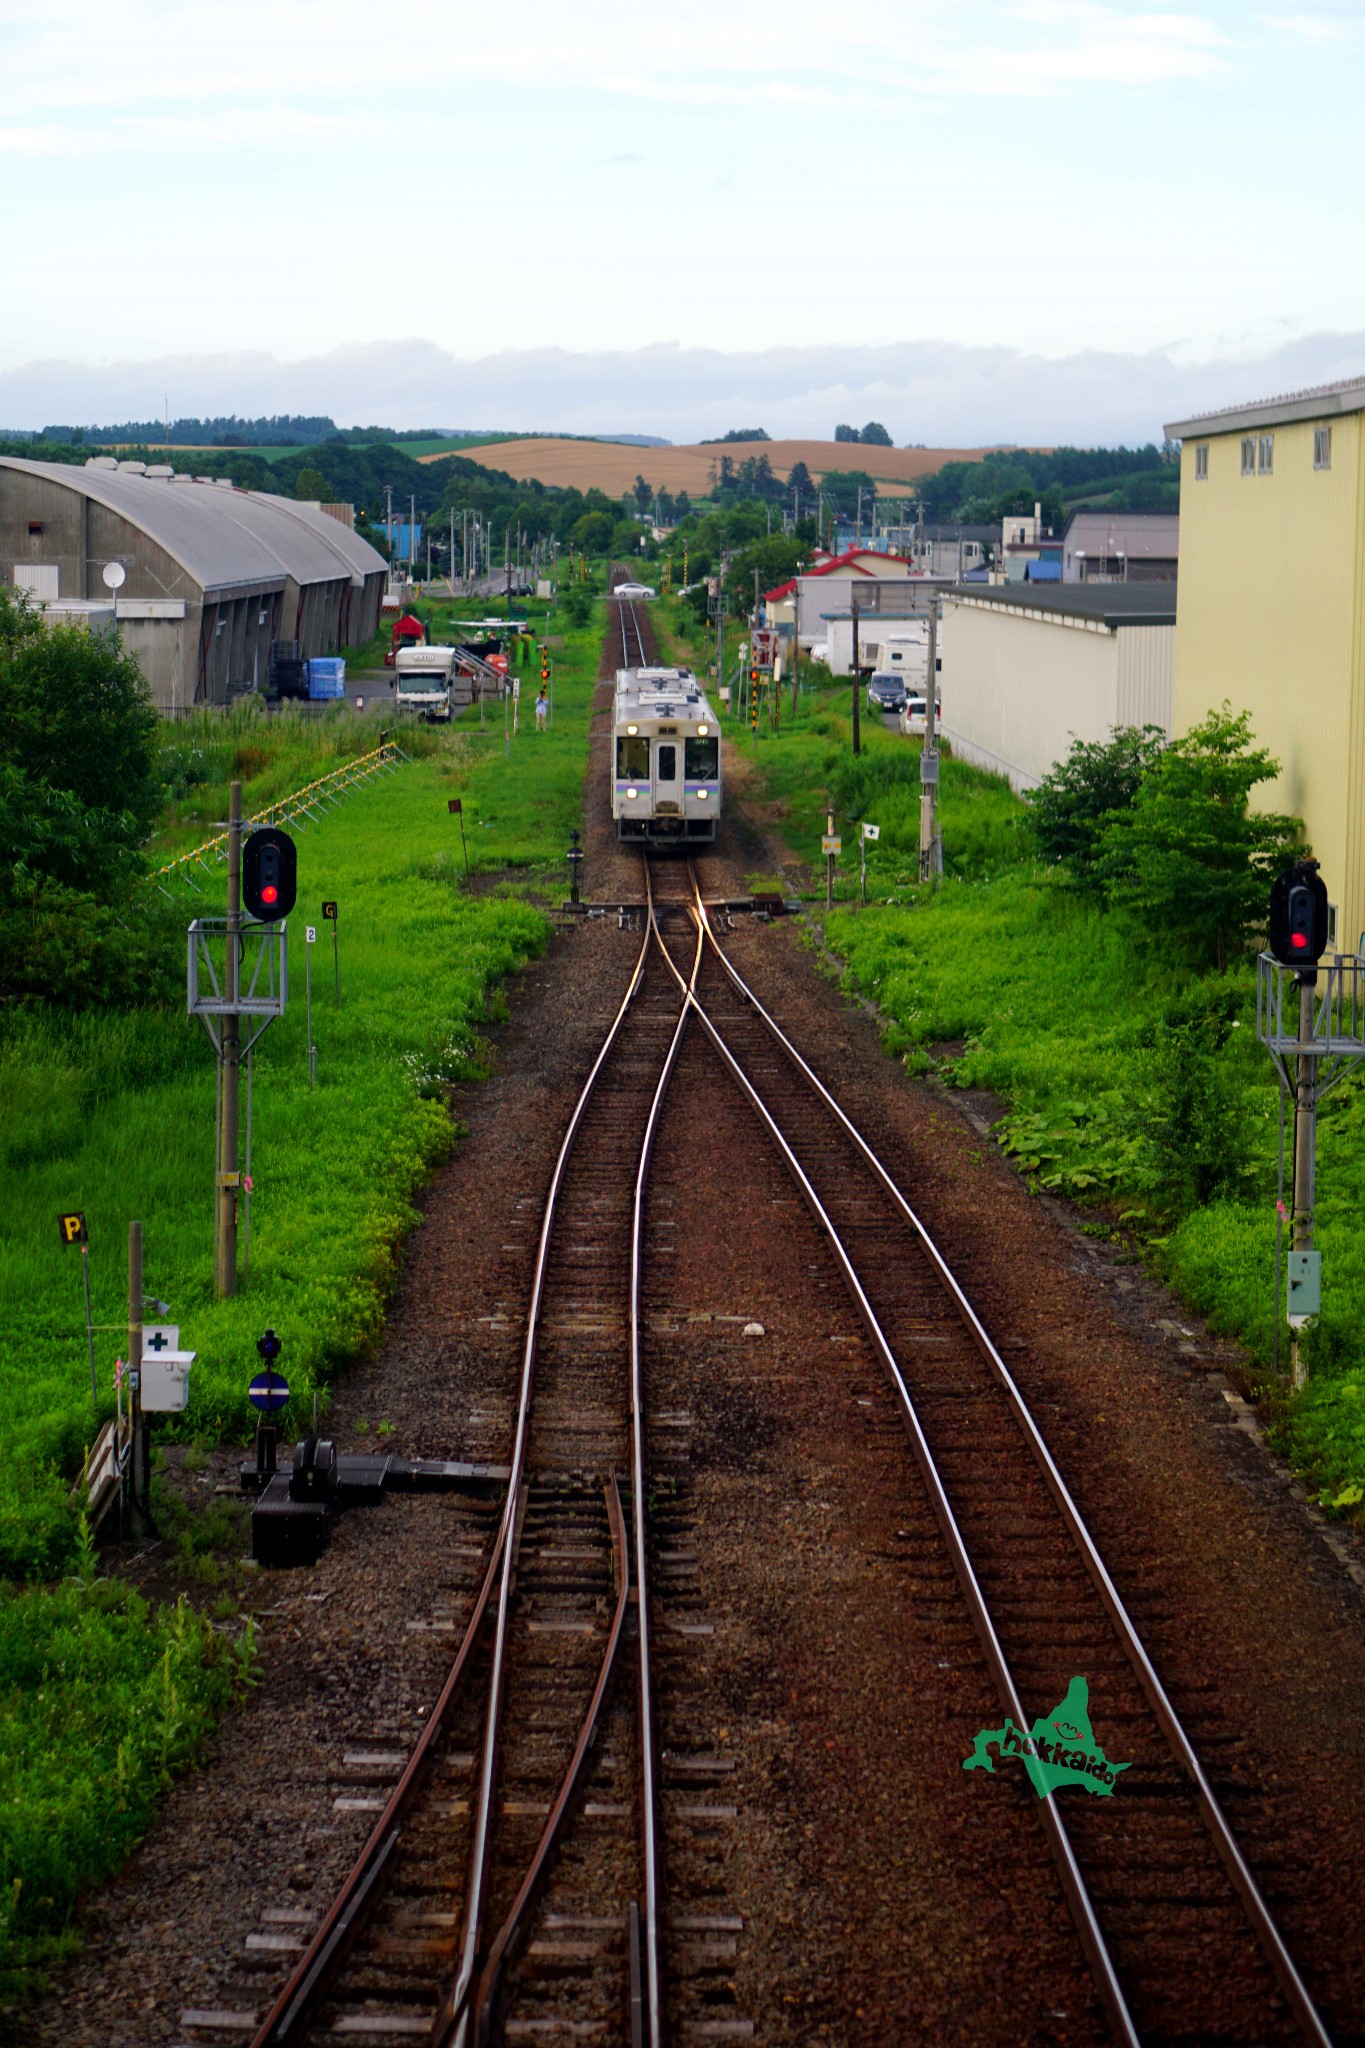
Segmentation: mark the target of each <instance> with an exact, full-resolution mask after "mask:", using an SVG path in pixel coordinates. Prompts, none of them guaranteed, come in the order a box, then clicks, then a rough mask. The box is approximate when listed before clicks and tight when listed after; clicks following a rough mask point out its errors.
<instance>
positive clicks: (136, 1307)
mask: <svg viewBox="0 0 1365 2048" xmlns="http://www.w3.org/2000/svg"><path fill="white" fill-rule="evenodd" d="M128 1420H129V1424H130V1427H131V1431H132V1441H131V1445H130V1457H129V1465H128V1480H129V1501H128V1519H129V1529H130V1533H131V1534H132V1535H134V1536H144V1535H146V1534H147V1533H148V1531H149V1530H150V1528H151V1526H152V1521H151V1514H150V1503H149V1500H148V1489H149V1485H150V1481H151V1458H150V1455H149V1445H148V1441H147V1424H146V1421H145V1419H144V1417H143V1413H142V1225H141V1224H140V1223H130V1224H129V1225H128Z"/></svg>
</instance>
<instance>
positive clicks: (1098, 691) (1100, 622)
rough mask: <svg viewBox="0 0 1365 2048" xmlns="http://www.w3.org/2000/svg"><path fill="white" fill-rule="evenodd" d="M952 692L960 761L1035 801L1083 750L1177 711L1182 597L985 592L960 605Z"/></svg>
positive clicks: (1097, 588)
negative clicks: (1044, 783)
mask: <svg viewBox="0 0 1365 2048" xmlns="http://www.w3.org/2000/svg"><path fill="white" fill-rule="evenodd" d="M945 609H951V626H950V628H949V630H948V631H947V632H946V633H945V635H944V652H943V658H942V670H941V674H940V678H939V680H940V686H941V689H942V693H943V712H942V725H943V734H944V737H945V739H946V740H947V741H948V743H949V745H950V746H951V748H952V750H953V753H954V754H955V755H956V756H957V757H958V758H959V759H960V760H963V761H972V762H974V763H975V764H976V765H977V766H978V767H980V768H988V769H991V770H992V771H994V773H996V774H997V775H1004V776H1007V777H1008V778H1009V782H1010V785H1011V787H1012V788H1014V789H1016V790H1024V789H1032V788H1033V787H1034V786H1035V784H1037V783H1038V782H1040V781H1041V780H1042V778H1043V776H1044V775H1046V774H1047V772H1048V770H1049V769H1050V768H1052V767H1054V766H1055V765H1056V763H1057V762H1058V761H1061V760H1063V759H1065V757H1066V755H1067V754H1068V753H1069V751H1070V749H1071V742H1072V740H1073V739H1080V740H1105V739H1107V738H1108V737H1109V734H1110V732H1111V731H1112V730H1113V728H1114V727H1115V726H1128V725H1136V726H1142V725H1156V726H1160V728H1161V730H1162V731H1163V732H1165V733H1167V734H1168V735H1169V734H1170V733H1171V732H1172V731H1173V729H1174V710H1175V587H1174V585H1169V584H1168V585H1165V586H1163V585H1160V584H1147V585H1142V584H1138V585H1131V584H1129V585H1123V584H1120V585H1115V584H1107V585H1104V584H1101V585H1094V584H1050V585H1041V586H1038V587H1036V588H1035V587H1034V586H1033V585H1031V584H1023V585H1013V586H1011V585H1008V584H990V585H983V586H982V587H981V588H980V589H979V590H974V591H973V592H972V593H971V594H970V595H968V594H967V593H965V592H960V593H958V594H957V596H956V598H955V599H954V600H953V601H951V603H950V606H949V607H945Z"/></svg>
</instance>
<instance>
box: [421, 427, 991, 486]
mask: <svg viewBox="0 0 1365 2048" xmlns="http://www.w3.org/2000/svg"><path fill="white" fill-rule="evenodd" d="M461 453H469V454H471V456H472V459H473V460H474V461H475V462H478V461H481V460H486V461H487V463H488V466H489V468H491V469H502V470H506V471H507V472H508V473H509V474H510V475H512V476H514V477H517V478H526V477H535V478H537V479H538V481H539V482H541V483H543V484H559V485H566V486H567V485H572V486H574V487H575V488H576V489H578V490H580V491H587V490H591V489H593V488H594V487H596V489H598V490H600V491H605V492H606V493H607V495H608V497H619V496H620V495H621V493H622V491H628V490H629V489H630V487H631V485H632V484H633V483H634V482H635V479H636V477H637V476H643V477H644V478H645V479H646V480H647V482H649V483H650V484H652V485H653V486H654V487H655V488H656V489H658V490H665V491H684V490H685V491H686V492H687V493H688V494H689V496H691V497H694V498H701V497H705V496H706V495H707V494H708V493H709V491H710V490H711V488H712V484H713V482H714V472H715V471H716V470H717V469H718V467H719V463H720V458H721V457H722V455H729V456H731V457H732V458H733V459H734V461H735V462H736V463H739V462H742V461H744V460H745V458H746V457H747V456H750V455H766V456H767V458H768V460H769V462H770V463H771V464H772V466H773V470H774V473H775V474H776V475H778V476H781V477H785V476H786V475H787V474H788V473H789V471H790V470H791V469H792V468H793V467H794V466H795V464H796V463H798V462H804V463H805V465H806V467H807V469H808V470H809V471H810V473H811V475H812V476H813V477H815V478H816V479H817V481H818V479H819V478H820V477H822V476H824V475H825V473H826V472H827V471H828V470H831V469H836V470H843V469H862V470H866V471H867V473H868V475H869V476H872V477H875V478H876V480H877V482H878V483H879V484H881V485H883V486H884V487H885V490H886V493H887V495H889V496H894V495H895V493H896V490H897V489H898V488H899V487H902V486H904V485H906V484H911V483H913V482H914V481H915V479H916V477H921V476H930V475H932V474H933V472H934V471H935V470H938V469H942V467H943V465H944V463H945V462H976V461H979V460H980V458H981V457H982V456H983V455H984V454H986V453H987V450H986V449H984V448H875V447H872V446H870V445H868V446H865V445H864V444H863V443H862V442H861V441H853V442H848V441H732V442H728V443H723V444H722V443H713V442H705V443H702V442H697V443H694V444H692V445H686V444H684V445H682V446H680V447H676V448H636V447H627V446H622V445H621V444H620V443H617V442H610V441H570V440H556V439H554V438H553V437H550V436H546V437H545V438H544V439H540V438H535V439H527V440H524V441H502V442H500V443H499V444H498V452H497V457H496V459H494V458H493V457H492V456H491V455H490V456H488V457H487V458H484V457H481V456H479V455H478V453H477V452H476V451H474V450H473V449H472V448H469V449H462V450H461ZM418 459H419V461H422V462H435V461H438V460H439V456H437V455H435V454H431V455H426V454H424V455H421V456H419V457H418Z"/></svg>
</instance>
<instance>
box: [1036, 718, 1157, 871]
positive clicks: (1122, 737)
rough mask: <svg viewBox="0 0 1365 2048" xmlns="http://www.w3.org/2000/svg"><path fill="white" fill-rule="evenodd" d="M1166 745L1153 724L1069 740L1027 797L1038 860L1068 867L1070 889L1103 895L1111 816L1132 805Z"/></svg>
mask: <svg viewBox="0 0 1365 2048" xmlns="http://www.w3.org/2000/svg"><path fill="white" fill-rule="evenodd" d="M1165 744H1166V735H1165V734H1164V732H1163V731H1162V730H1161V727H1160V726H1157V725H1144V726H1142V727H1141V728H1139V727H1137V726H1132V725H1129V726H1119V727H1116V728H1115V729H1114V731H1113V732H1111V733H1110V735H1109V738H1108V739H1107V740H1073V741H1072V743H1071V752H1070V753H1069V754H1068V755H1067V757H1066V759H1065V760H1064V761H1059V762H1058V763H1057V766H1056V767H1055V768H1053V769H1051V770H1049V772H1048V773H1047V774H1046V775H1045V776H1044V777H1043V779H1042V781H1041V782H1040V783H1039V784H1038V786H1037V788H1036V789H1034V790H1031V791H1030V792H1029V794H1028V796H1027V797H1026V798H1025V802H1026V803H1027V804H1028V807H1029V812H1028V816H1029V829H1030V832H1031V834H1032V838H1033V843H1034V845H1035V846H1036V847H1037V849H1038V852H1039V854H1040V855H1041V856H1042V858H1043V859H1044V860H1045V861H1047V862H1048V863H1049V865H1052V864H1060V865H1061V866H1062V867H1064V868H1065V869H1066V870H1067V873H1068V875H1069V877H1070V879H1071V882H1072V884H1073V885H1074V887H1076V888H1078V889H1081V890H1083V891H1086V892H1088V893H1090V894H1093V895H1100V894H1102V893H1103V887H1102V883H1101V881H1100V879H1099V876H1098V875H1097V873H1096V862H1097V860H1098V856H1099V850H1100V847H1101V844H1102V843H1103V840H1104V835H1105V832H1106V830H1107V828H1108V826H1109V823H1110V821H1111V819H1112V818H1113V817H1114V815H1115V814H1116V813H1118V812H1121V811H1125V810H1127V809H1128V807H1129V806H1130V805H1131V804H1132V802H1133V799H1134V798H1135V797H1136V795H1137V792H1138V785H1139V784H1140V783H1141V781H1142V778H1143V776H1144V775H1145V774H1147V772H1148V771H1149V769H1151V768H1152V767H1153V766H1154V764H1155V762H1156V761H1157V759H1158V758H1159V756H1160V754H1161V750H1162V748H1163V747H1164V746H1165Z"/></svg>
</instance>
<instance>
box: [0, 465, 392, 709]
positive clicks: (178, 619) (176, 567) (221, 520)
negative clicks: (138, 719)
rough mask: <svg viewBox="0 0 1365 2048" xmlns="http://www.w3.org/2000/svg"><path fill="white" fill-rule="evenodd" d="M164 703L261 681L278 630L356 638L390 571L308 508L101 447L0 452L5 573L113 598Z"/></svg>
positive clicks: (39, 585)
mask: <svg viewBox="0 0 1365 2048" xmlns="http://www.w3.org/2000/svg"><path fill="white" fill-rule="evenodd" d="M111 562H117V563H119V564H120V565H121V567H122V568H123V570H124V580H123V582H122V584H121V585H120V587H119V589H118V591H117V617H118V624H119V627H120V629H121V631H122V633H123V637H124V642H125V645H126V646H127V647H128V649H129V651H130V653H132V654H134V655H135V656H136V657H137V659H138V661H139V662H140V664H141V666H142V669H143V672H144V674H145V675H146V677H147V680H148V682H149V684H150V685H151V689H152V694H153V697H154V698H155V700H156V702H157V703H158V704H159V705H160V706H161V708H162V709H163V710H167V711H176V710H179V709H181V708H183V707H185V706H188V705H191V704H210V703H211V704H221V703H225V702H226V701H227V699H228V697H229V696H230V695H233V694H235V693H237V692H239V691H243V690H250V689H252V688H259V687H262V686H263V685H264V683H265V678H266V671H267V665H268V662H269V656H270V643H271V642H272V640H297V641H298V642H299V651H300V653H301V654H303V655H304V656H305V657H307V656H310V655H314V654H327V653H332V652H335V651H337V650H339V649H344V648H347V647H357V646H363V645H364V643H365V642H366V641H367V640H369V639H370V638H371V637H372V635H373V634H374V632H375V631H376V629H377V627H378V624H379V607H380V600H381V598H382V596H383V592H384V586H385V581H386V577H387V569H386V565H385V562H384V558H383V556H382V555H380V554H378V553H377V552H376V550H375V549H374V548H372V547H371V546H370V545H369V543H368V542H367V541H364V540H362V539H361V538H360V536H359V535H358V534H356V533H353V532H351V531H350V529H349V528H347V527H345V526H343V525H342V524H341V522H340V521H339V520H336V519H333V518H331V517H330V515H329V514H327V513H324V512H322V511H320V510H319V509H318V508H317V507H316V506H312V505H307V504H299V503H297V502H296V501H295V500H294V499H292V498H281V497H276V496H274V495H272V494H270V493H267V492H261V491H239V490H236V489H234V488H233V487H232V486H231V485H230V484H219V483H212V482H208V481H205V480H202V479H195V478H193V477H188V476H177V475H176V474H175V473H174V472H173V471H171V470H170V469H169V468H168V469H164V470H150V471H144V470H143V468H142V465H141V464H132V465H126V466H120V465H117V464H115V463H113V462H112V461H110V460H109V459H108V458H104V459H100V458H96V459H94V460H92V461H91V462H89V463H87V464H86V466H85V467H84V468H83V469H76V468H73V467H71V466H70V465H68V464H65V463H57V462H28V461H24V460H23V459H21V458H19V457H15V456H0V577H2V578H3V579H4V581H6V582H11V581H12V582H13V583H14V584H16V585H18V586H20V587H21V588H25V589H27V590H29V591H30V592H31V593H32V594H33V595H34V597H35V598H37V599H39V600H41V601H43V602H48V603H50V602H53V601H57V602H63V603H64V602H66V601H69V600H72V599H75V600H77V601H78V602H97V603H102V604H105V605H107V604H108V602H109V597H110V592H109V587H108V585H107V584H106V582H105V580H104V570H105V568H106V567H107V566H108V565H109V564H110V563H111Z"/></svg>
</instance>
